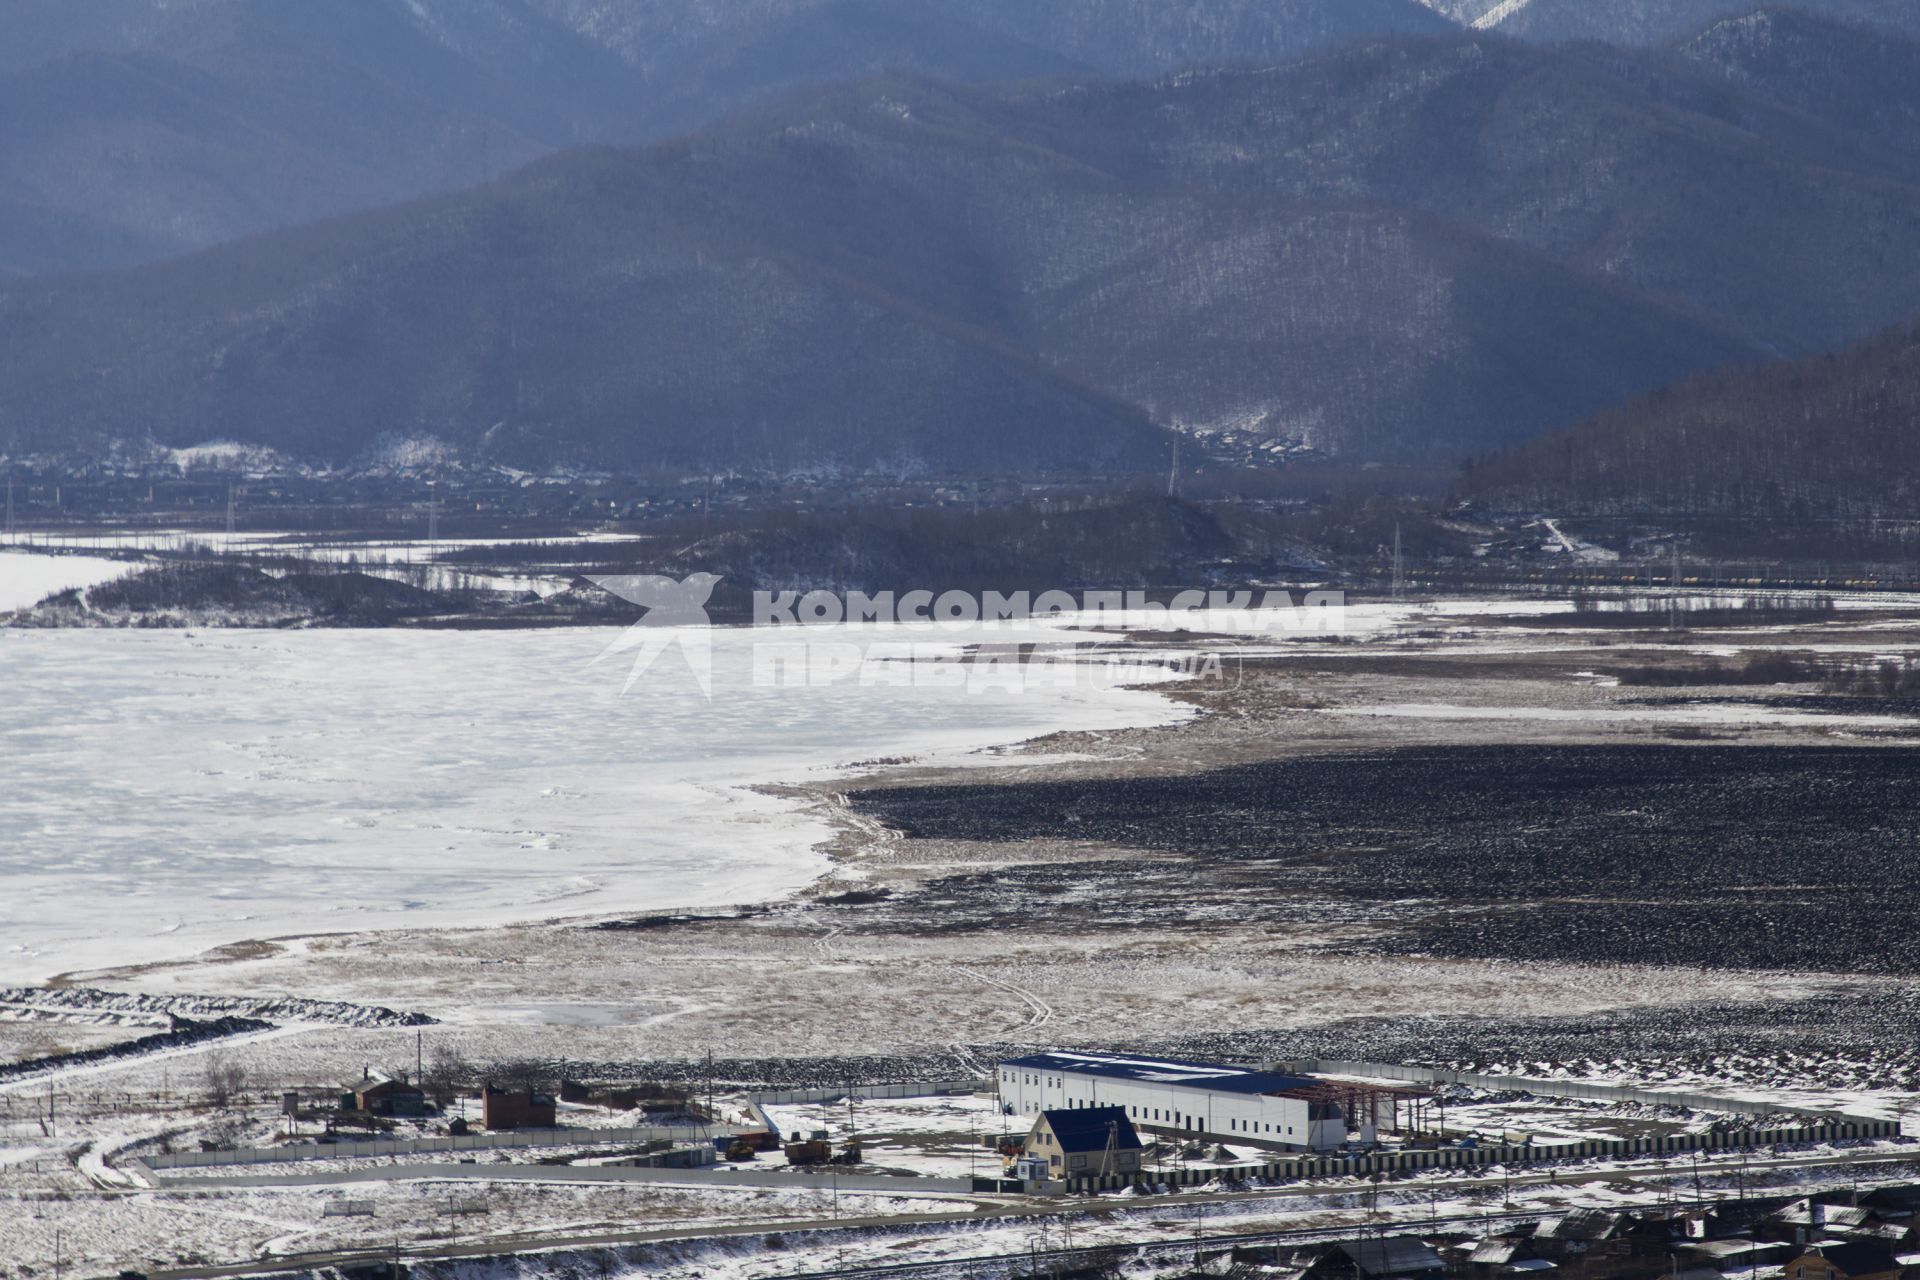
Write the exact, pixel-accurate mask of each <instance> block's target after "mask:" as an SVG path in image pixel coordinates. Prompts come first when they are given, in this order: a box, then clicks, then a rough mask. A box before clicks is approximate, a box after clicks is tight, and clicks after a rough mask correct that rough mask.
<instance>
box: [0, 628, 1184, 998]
mask: <svg viewBox="0 0 1920 1280" xmlns="http://www.w3.org/2000/svg"><path fill="white" fill-rule="evenodd" d="M614 634H617V633H616V632H614V631H610V630H598V629H571V630H548V631H516V632H459V631H437V632H405V631H285V632H282V631H270V632H268V631H200V632H179V631H155V632H129V631H60V632H32V631H12V632H9V631H0V687H4V690H5V694H4V697H0V982H18V981H31V980H38V979H44V978H46V977H48V976H50V975H52V974H55V973H61V972H68V971H72V970H76V969H87V968H95V967H100V966H104V965H109V964H125V963H130V962H138V961H148V960H157V959H165V958H170V957H176V956H181V955H188V954H193V953H196V952H199V951H201V950H204V949H205V948H207V947H209V946H212V945H217V944H219V943H223V942H231V941H237V940H241V939H247V938H262V937H275V936H283V935H288V934H302V933H331V932H341V931H353V930H362V929H373V928H381V927H388V926H430V925H459V924H484V923H502V922H506V921H511V920H524V919H530V918H543V917H547V916H557V915H573V914H592V913H598V912H612V911H623V912H624V911H639V910H655V909H661V908H682V907H697V906H712V905H719V904H725V903H733V902H744V901H751V900H756V899H767V898H772V897H776V896H779V895H782V894H785V893H787V892H790V891H792V890H794V889H797V888H799V887H801V886H802V885H804V884H806V883H807V882H808V881H810V880H811V879H813V878H814V877H816V876H817V875H819V874H820V873H821V872H822V871H823V870H824V869H825V865H826V863H825V860H824V858H822V857H821V855H819V854H818V853H816V852H815V851H814V846H815V845H816V844H817V843H819V842H820V841H821V840H823V839H825V838H826V837H827V836H828V835H829V834H830V830H829V827H828V824H827V823H826V821H825V820H824V819H822V818H821V817H819V816H817V815H809V814H806V813H803V812H801V811H800V810H799V809H798V808H797V807H796V806H794V805H791V804H789V803H786V802H784V801H779V800H775V799H772V798H768V797H765V796H760V795H757V794H754V793H752V792H751V791H749V790H746V789H744V788H745V787H747V786H748V785H750V784H754V783H763V782H776V781H798V780H805V779H818V778H822V777H828V776H832V774H833V771H834V770H835V769H836V768H838V767H840V766H844V765H848V764H852V763H857V762H860V761H872V760H876V759H882V758H894V757H901V756H918V757H922V758H924V757H926V756H928V755H930V754H938V755H942V756H949V757H951V756H958V755H961V754H964V753H966V752H969V751H972V750H976V749H978V748H981V747H984V746H991V745H999V744H1006V743H1012V742H1016V741H1021V740H1024V739H1026V738H1029V737H1032V736H1035V735H1036V734H1040V733H1045V732H1048V731H1051V730H1054V729H1060V728H1080V729H1115V728H1121V727H1127V726H1133V725H1143V724H1154V723H1162V722H1165V721H1168V720H1171V719H1174V718H1177V716H1178V715H1179V714H1180V712H1179V711H1178V710H1177V709H1176V708H1174V707H1173V706H1172V705H1171V704H1170V703H1168V702H1167V701H1166V700H1165V699H1162V698H1160V697H1158V696H1156V695H1154V694H1151V693H1145V692H1128V691H1122V690H1102V689H1096V688H1092V687H1088V686H1082V687H1079V688H1067V689H1053V690H1045V691H1042V690H1033V689H1028V690H1022V691H1019V692H1013V691H1007V690H998V691H987V692H982V691H980V690H977V689H969V688H967V687H965V686H955V687H926V686H922V687H917V688H892V687H878V686H873V685H863V684H860V683H857V682H854V683H840V684H836V685H834V686H832V687H829V688H783V687H763V686H757V685H755V683H754V682H753V680H752V679H751V671H752V663H751V658H750V650H751V647H752V645H753V643H754V641H755V639H756V636H760V635H761V634H762V633H756V632H751V631H745V630H731V631H729V630H720V631H716V632H714V633H713V636H714V661H713V672H714V696H713V699H712V700H711V702H709V701H708V700H707V699H705V698H703V697H702V696H701V695H700V693H699V691H698V688H697V687H696V685H695V684H694V682H693V681H692V679H691V678H689V677H688V676H687V675H686V672H685V669H684V668H679V667H675V666H674V665H673V663H672V662H671V661H669V662H668V663H667V665H666V666H665V667H663V668H662V669H660V670H658V671H656V672H654V673H651V674H649V675H648V676H647V677H646V678H643V679H642V680H640V681H639V682H638V683H636V684H635V685H634V687H633V688H632V690H631V691H630V692H628V693H626V694H624V695H623V694H622V693H621V685H622V682H623V680H624V677H625V674H626V667H625V664H624V662H623V661H621V660H620V659H617V658H616V659H614V660H612V661H610V662H608V663H605V664H602V665H600V666H595V667H589V665H588V664H589V662H590V661H591V660H592V659H593V658H594V657H595V655H597V654H598V653H599V652H600V651H601V649H602V647H603V646H604V645H605V644H606V643H607V641H608V640H609V639H611V638H612V636H613V635H614Z"/></svg>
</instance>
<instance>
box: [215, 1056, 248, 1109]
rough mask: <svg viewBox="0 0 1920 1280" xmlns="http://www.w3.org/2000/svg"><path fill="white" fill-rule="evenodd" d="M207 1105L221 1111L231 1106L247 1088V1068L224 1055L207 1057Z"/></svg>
mask: <svg viewBox="0 0 1920 1280" xmlns="http://www.w3.org/2000/svg"><path fill="white" fill-rule="evenodd" d="M205 1083H206V1089H207V1103H208V1105H209V1106H212V1107H214V1108H216V1109H219V1110H224V1109H226V1108H227V1107H229V1106H231V1105H232V1104H233V1102H234V1100H235V1099H236V1098H238V1097H239V1096H240V1094H241V1093H242V1091H244V1090H245V1089H246V1087H247V1068H246V1067H245V1065H243V1064H242V1063H239V1062H235V1061H233V1060H232V1059H231V1058H229V1057H227V1056H226V1055H225V1054H223V1053H213V1054H208V1055H207V1066H206V1080H205Z"/></svg>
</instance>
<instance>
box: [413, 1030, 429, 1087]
mask: <svg viewBox="0 0 1920 1280" xmlns="http://www.w3.org/2000/svg"><path fill="white" fill-rule="evenodd" d="M425 1053H426V1032H424V1031H415V1032H414V1033H413V1087H414V1088H416V1089H418V1088H419V1087H420V1082H421V1081H422V1080H424V1079H426V1078H427V1074H426V1071H425V1070H424V1069H423V1068H422V1066H421V1061H422V1058H423V1056H424V1055H425Z"/></svg>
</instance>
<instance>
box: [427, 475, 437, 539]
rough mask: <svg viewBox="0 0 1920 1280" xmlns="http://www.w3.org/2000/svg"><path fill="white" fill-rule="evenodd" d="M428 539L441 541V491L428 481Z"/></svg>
mask: <svg viewBox="0 0 1920 1280" xmlns="http://www.w3.org/2000/svg"><path fill="white" fill-rule="evenodd" d="M427 541H428V542H438V541H440V492H439V490H437V489H435V488H434V487H433V482H432V481H428V482H427Z"/></svg>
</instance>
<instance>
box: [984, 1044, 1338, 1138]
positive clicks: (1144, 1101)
mask: <svg viewBox="0 0 1920 1280" xmlns="http://www.w3.org/2000/svg"><path fill="white" fill-rule="evenodd" d="M999 1078H1000V1100H1001V1102H1002V1103H1004V1104H1005V1105H1006V1106H1007V1107H1009V1108H1010V1109H1011V1110H1012V1112H1013V1114H1015V1115H1017V1116H1021V1117H1023V1118H1026V1119H1029V1120H1030V1119H1032V1118H1033V1117H1034V1116H1037V1115H1039V1114H1040V1113H1041V1112H1042V1111H1047V1110H1051V1109H1053V1108H1055V1107H1125V1108H1126V1110H1127V1117H1128V1118H1129V1119H1131V1120H1132V1121H1133V1125H1134V1128H1136V1129H1141V1130H1146V1131H1150V1132H1155V1133H1185V1134H1191V1135H1193V1136H1194V1137H1196V1138H1199V1137H1205V1138H1209V1139H1215V1140H1218V1141H1223V1142H1236V1141H1237V1142H1245V1143H1259V1144H1261V1145H1263V1146H1277V1147H1291V1148H1296V1149H1303V1150H1311V1151H1325V1150H1328V1149H1330V1148H1333V1147H1337V1146H1340V1145H1341V1144H1343V1143H1345V1142H1346V1140H1347V1124H1346V1121H1345V1120H1344V1119H1336V1120H1322V1121H1319V1122H1317V1123H1315V1122H1310V1121H1309V1119H1308V1115H1309V1111H1308V1105H1307V1103H1306V1102H1305V1101H1304V1100H1302V1099H1299V1098H1274V1097H1268V1096H1266V1095H1264V1094H1249V1093H1231V1092H1225V1091H1216V1090H1212V1089H1207V1088H1205V1087H1204V1086H1199V1085H1189V1084H1171V1083H1161V1082H1152V1081H1143V1080H1127V1079H1122V1078H1118V1077H1114V1076H1106V1075H1093V1074H1083V1073H1080V1072H1075V1071H1062V1070H1059V1069H1046V1068H1041V1067H1016V1066H1009V1065H1004V1064H1003V1065H1002V1066H1001V1067H1000V1068H999Z"/></svg>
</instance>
